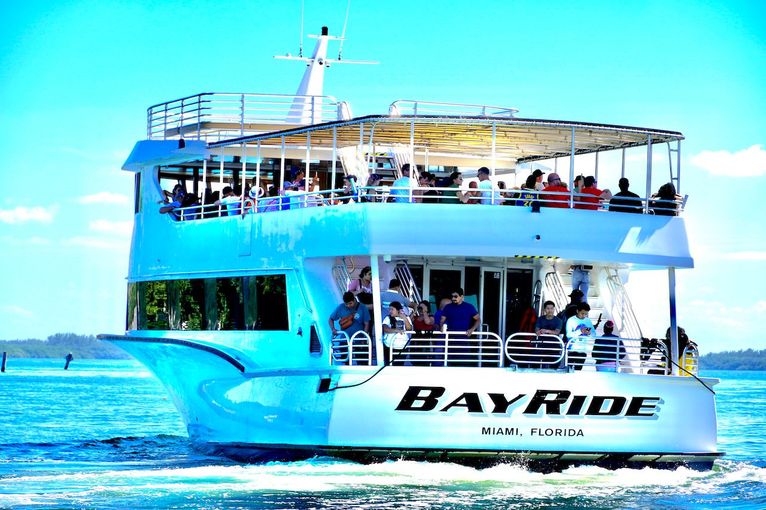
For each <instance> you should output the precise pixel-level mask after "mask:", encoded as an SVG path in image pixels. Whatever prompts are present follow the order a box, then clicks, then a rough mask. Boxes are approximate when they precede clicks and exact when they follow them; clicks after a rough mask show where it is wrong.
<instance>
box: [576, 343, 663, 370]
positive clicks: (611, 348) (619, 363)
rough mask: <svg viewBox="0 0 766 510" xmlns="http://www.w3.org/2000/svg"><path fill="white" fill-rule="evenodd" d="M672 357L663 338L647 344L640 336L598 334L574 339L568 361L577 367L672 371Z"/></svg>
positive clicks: (582, 368) (578, 368)
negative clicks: (670, 361)
mask: <svg viewBox="0 0 766 510" xmlns="http://www.w3.org/2000/svg"><path fill="white" fill-rule="evenodd" d="M668 359H669V356H668V352H667V348H666V347H665V345H664V344H663V343H662V342H658V343H657V344H656V345H654V344H652V345H647V344H646V342H644V341H642V339H640V338H620V337H607V336H597V337H580V338H578V339H570V340H569V342H568V343H567V349H566V353H565V358H564V365H565V366H566V367H571V369H573V370H576V371H579V370H584V371H593V370H596V371H598V372H620V373H631V374H650V375H669V374H670V371H671V367H670V364H669V363H668Z"/></svg>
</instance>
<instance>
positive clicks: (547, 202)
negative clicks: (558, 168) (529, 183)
mask: <svg viewBox="0 0 766 510" xmlns="http://www.w3.org/2000/svg"><path fill="white" fill-rule="evenodd" d="M548 192H557V193H562V194H561V195H542V196H541V197H540V198H541V199H542V200H544V202H543V205H544V206H545V207H561V208H564V209H566V208H568V207H569V195H568V193H569V190H568V189H567V188H566V187H565V186H562V184H561V178H560V177H559V174H557V173H551V174H548V186H546V187H545V188H544V189H543V193H548ZM563 193H567V195H564V194H563Z"/></svg>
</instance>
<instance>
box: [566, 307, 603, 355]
mask: <svg viewBox="0 0 766 510" xmlns="http://www.w3.org/2000/svg"><path fill="white" fill-rule="evenodd" d="M588 312H590V305H589V304H588V303H578V304H577V313H575V315H573V316H571V317H570V318H569V319H567V326H566V332H567V338H568V339H569V341H568V342H567V351H568V354H567V358H568V359H569V364H570V365H573V366H574V369H575V370H582V367H583V364H584V363H585V358H586V357H587V356H588V340H589V339H590V338H591V337H593V336H594V335H595V333H596V328H595V327H594V326H593V323H592V322H591V320H590V318H589V317H588Z"/></svg>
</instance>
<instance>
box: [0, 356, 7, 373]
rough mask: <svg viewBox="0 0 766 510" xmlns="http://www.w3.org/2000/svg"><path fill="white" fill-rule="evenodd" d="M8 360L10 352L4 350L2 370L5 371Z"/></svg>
mask: <svg viewBox="0 0 766 510" xmlns="http://www.w3.org/2000/svg"><path fill="white" fill-rule="evenodd" d="M6 361H8V353H7V352H5V351H3V362H2V363H0V372H5V362H6Z"/></svg>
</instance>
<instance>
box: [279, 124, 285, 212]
mask: <svg viewBox="0 0 766 510" xmlns="http://www.w3.org/2000/svg"><path fill="white" fill-rule="evenodd" d="M281 138H282V150H281V151H280V155H279V194H280V195H284V194H285V188H284V186H285V137H284V136H283V137H281ZM282 203H283V202H282V199H280V200H279V204H280V206H279V208H280V210H281V209H282Z"/></svg>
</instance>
